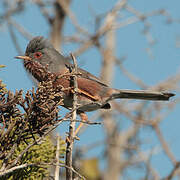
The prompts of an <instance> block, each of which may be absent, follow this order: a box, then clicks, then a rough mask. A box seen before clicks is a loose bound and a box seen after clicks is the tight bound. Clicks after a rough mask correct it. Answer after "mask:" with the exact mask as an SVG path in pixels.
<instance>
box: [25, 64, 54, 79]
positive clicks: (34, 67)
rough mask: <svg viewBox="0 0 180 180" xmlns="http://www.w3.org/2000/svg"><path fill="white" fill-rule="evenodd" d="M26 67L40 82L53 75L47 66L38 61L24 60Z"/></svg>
mask: <svg viewBox="0 0 180 180" xmlns="http://www.w3.org/2000/svg"><path fill="white" fill-rule="evenodd" d="M24 67H25V68H26V70H27V71H29V73H30V74H31V75H32V76H33V77H34V78H35V79H36V80H37V81H38V82H42V81H46V80H47V79H48V78H49V77H50V76H53V74H52V73H50V72H49V71H48V69H47V68H46V67H44V66H42V65H41V64H40V63H38V62H36V61H24Z"/></svg>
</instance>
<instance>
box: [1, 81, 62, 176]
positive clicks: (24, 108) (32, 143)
mask: <svg viewBox="0 0 180 180" xmlns="http://www.w3.org/2000/svg"><path fill="white" fill-rule="evenodd" d="M60 103H61V94H60V92H57V91H56V90H54V89H53V87H52V82H51V81H49V80H48V79H47V82H43V83H40V85H39V86H38V88H37V90H36V91H35V89H32V91H28V92H27V93H26V94H25V97H24V96H23V91H22V90H20V91H16V92H15V94H14V93H12V92H11V91H7V89H6V88H5V85H4V84H3V83H2V81H0V178H2V179H42V178H44V177H49V176H50V166H49V165H50V164H53V163H54V162H55V153H56V145H55V144H53V142H52V141H51V140H50V136H46V135H47V134H48V133H49V132H50V131H51V130H52V129H54V126H55V125H56V124H57V123H58V122H59V120H58V111H59V109H58V105H59V104H60ZM64 144H65V142H64V141H63V140H60V153H59V154H60V156H62V155H63V154H64V152H65V146H64ZM23 164H28V166H27V167H25V168H17V169H16V170H14V171H9V172H8V170H11V169H13V167H18V166H20V165H23ZM31 164H32V165H31ZM4 172H8V173H4ZM3 173H4V174H3ZM2 175H3V176H2Z"/></svg>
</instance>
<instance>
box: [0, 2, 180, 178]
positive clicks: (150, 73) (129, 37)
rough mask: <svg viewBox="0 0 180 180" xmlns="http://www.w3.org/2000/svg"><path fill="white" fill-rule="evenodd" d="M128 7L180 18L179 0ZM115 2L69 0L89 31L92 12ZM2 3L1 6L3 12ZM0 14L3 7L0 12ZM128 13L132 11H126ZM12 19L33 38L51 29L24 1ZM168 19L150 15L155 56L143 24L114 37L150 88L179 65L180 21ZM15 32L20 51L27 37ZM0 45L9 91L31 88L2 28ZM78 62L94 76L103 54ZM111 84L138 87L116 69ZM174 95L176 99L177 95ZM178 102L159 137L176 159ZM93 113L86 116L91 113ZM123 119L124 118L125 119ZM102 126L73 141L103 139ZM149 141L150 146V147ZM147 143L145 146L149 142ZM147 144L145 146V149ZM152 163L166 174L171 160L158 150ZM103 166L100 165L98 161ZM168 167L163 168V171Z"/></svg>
mask: <svg viewBox="0 0 180 180" xmlns="http://www.w3.org/2000/svg"><path fill="white" fill-rule="evenodd" d="M129 2H130V4H131V5H132V6H134V7H135V8H137V10H139V11H141V12H143V13H145V12H151V11H152V10H157V9H160V8H165V9H166V10H168V12H169V13H170V14H171V15H172V17H174V18H179V19H180V13H179V7H180V1H179V0H174V1H171V0H166V1H164V0H151V1H145V0H131V1H129ZM114 3H116V1H115V0H111V1H108V0H101V1H97V0H87V1H83V0H76V1H73V3H72V5H71V8H72V10H73V11H74V12H75V14H76V15H77V19H78V21H79V23H80V24H81V25H83V26H84V27H88V29H89V30H90V31H91V32H93V30H94V29H93V18H92V12H95V13H96V14H99V13H103V12H104V11H108V10H110V9H111V7H112V6H113V5H114ZM1 8H2V7H0V10H1ZM0 12H1V11H0ZM126 16H130V14H128V13H127V14H126ZM14 18H15V20H16V21H17V22H18V23H22V24H23V26H24V27H25V29H27V30H28V31H29V32H30V33H32V34H33V35H34V36H36V35H43V36H45V37H48V35H49V28H48V26H47V23H46V21H45V20H44V19H43V18H42V16H41V15H40V14H39V11H38V8H37V7H34V6H32V5H28V4H27V12H25V13H23V14H20V15H16V16H15V17H14ZM165 20H166V18H164V17H162V16H155V17H151V18H150V19H149V22H150V23H151V24H152V27H151V29H150V32H151V34H152V36H153V38H154V39H155V40H156V44H155V45H153V46H152V47H151V50H152V53H153V56H154V58H153V59H152V58H150V56H149V55H148V53H147V52H146V50H145V49H146V48H148V47H150V45H149V44H148V42H147V39H146V38H145V36H144V35H142V31H143V25H142V23H141V22H138V23H136V24H132V25H129V26H127V27H123V28H121V29H119V30H117V32H116V33H117V39H116V44H117V46H116V54H117V56H118V57H123V56H126V60H125V62H124V66H125V67H126V68H127V69H128V70H129V71H130V72H132V73H133V74H135V75H136V76H138V77H139V78H141V79H143V81H144V82H146V84H147V85H149V86H153V85H155V84H156V83H158V82H161V81H163V80H164V79H166V78H168V76H170V75H173V74H174V73H176V72H177V71H178V70H179V68H180V63H179V61H180V49H178V48H177V47H176V37H178V36H180V23H179V24H178V23H172V24H169V25H167V24H166V21H165ZM15 32H16V35H17V37H18V41H19V43H20V46H21V48H22V50H23V51H24V50H25V48H26V45H27V43H28V40H26V39H24V38H23V37H22V36H21V35H20V34H19V33H18V32H17V31H16V30H15ZM73 32H74V28H73V27H72V25H71V23H70V21H69V19H67V21H66V24H65V28H64V34H66V35H70V34H72V33H73ZM0 49H1V60H0V64H4V65H6V68H4V69H2V70H1V72H0V77H1V79H2V80H3V81H4V83H5V84H7V87H8V89H11V90H13V91H15V89H24V91H26V90H29V89H31V87H32V86H33V84H32V82H31V80H30V79H29V77H28V75H27V73H26V72H25V70H24V69H23V66H22V64H21V62H20V61H18V60H15V59H13V57H14V56H16V55H17V52H16V50H15V48H14V46H13V44H12V42H11V38H10V35H9V32H8V29H7V26H6V23H5V24H4V25H3V26H0ZM74 49H76V47H75V46H73V45H70V44H65V45H63V47H62V52H63V54H65V55H68V54H69V53H70V52H72V51H73V50H74ZM78 61H79V62H80V66H81V67H82V68H84V69H86V70H88V71H90V72H91V73H93V74H95V75H97V76H98V75H99V73H100V65H101V57H100V55H99V54H98V52H97V50H95V49H93V48H92V49H90V50H89V51H88V52H86V53H85V54H83V55H81V56H80V57H78ZM113 87H115V88H124V89H126V88H127V89H128V88H129V89H136V88H138V87H137V86H136V85H135V84H133V83H132V82H131V81H129V80H128V79H127V78H126V77H124V76H123V74H122V73H121V72H120V71H119V70H118V68H116V78H115V80H114V82H113ZM176 93H177V97H179V93H178V92H176ZM179 108H180V105H178V106H177V108H176V109H175V110H173V112H172V113H171V114H170V115H169V116H168V117H167V118H166V119H165V120H164V121H163V122H162V123H161V129H162V131H163V135H164V136H165V137H166V139H167V141H168V143H169V144H170V146H171V150H172V152H173V153H174V154H175V156H176V158H177V160H179V159H180V151H179V149H180V142H179V139H180V133H179V126H180V122H179V119H178V117H179V116H180V111H179ZM91 115H93V114H90V116H91ZM123 123H125V122H123ZM64 131H67V125H63V126H62V127H61V128H60V134H62V133H63V132H64ZM103 134H104V132H103V127H102V126H93V127H92V126H90V127H89V128H87V129H86V132H84V133H83V134H82V135H81V141H80V142H77V143H76V144H77V145H80V144H85V143H87V139H88V144H90V143H91V142H94V141H95V140H96V141H98V140H102V139H103ZM142 134H143V135H144V137H147V138H148V137H152V139H153V142H152V144H153V145H157V143H158V141H157V140H156V138H153V137H154V133H153V132H152V131H148V130H147V129H145V130H142ZM153 145H152V147H153ZM147 147H148V145H147ZM102 148H103V147H99V148H96V149H94V150H92V151H91V152H90V153H89V156H94V155H96V154H99V155H100V154H101V152H102V151H101V150H102ZM145 148H146V147H145ZM153 164H154V166H155V167H157V169H158V171H159V172H160V173H161V175H163V176H164V175H166V174H167V173H168V172H169V171H170V170H171V168H172V166H171V164H170V162H169V160H168V159H167V158H166V157H165V156H164V155H163V153H162V152H160V153H159V154H157V156H155V157H154V158H153ZM101 165H102V164H101ZM166 169H167V171H166Z"/></svg>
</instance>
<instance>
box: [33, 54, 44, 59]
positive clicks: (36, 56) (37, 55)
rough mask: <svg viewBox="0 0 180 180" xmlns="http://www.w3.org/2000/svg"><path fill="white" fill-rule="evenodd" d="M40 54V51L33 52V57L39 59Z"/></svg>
mask: <svg viewBox="0 0 180 180" xmlns="http://www.w3.org/2000/svg"><path fill="white" fill-rule="evenodd" d="M41 56H42V53H41V52H35V53H34V57H35V58H36V59H39V58H40V57H41Z"/></svg>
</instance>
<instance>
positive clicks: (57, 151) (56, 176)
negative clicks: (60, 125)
mask: <svg viewBox="0 0 180 180" xmlns="http://www.w3.org/2000/svg"><path fill="white" fill-rule="evenodd" d="M59 150H60V136H59V134H58V133H57V144H56V169H55V180H59Z"/></svg>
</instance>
